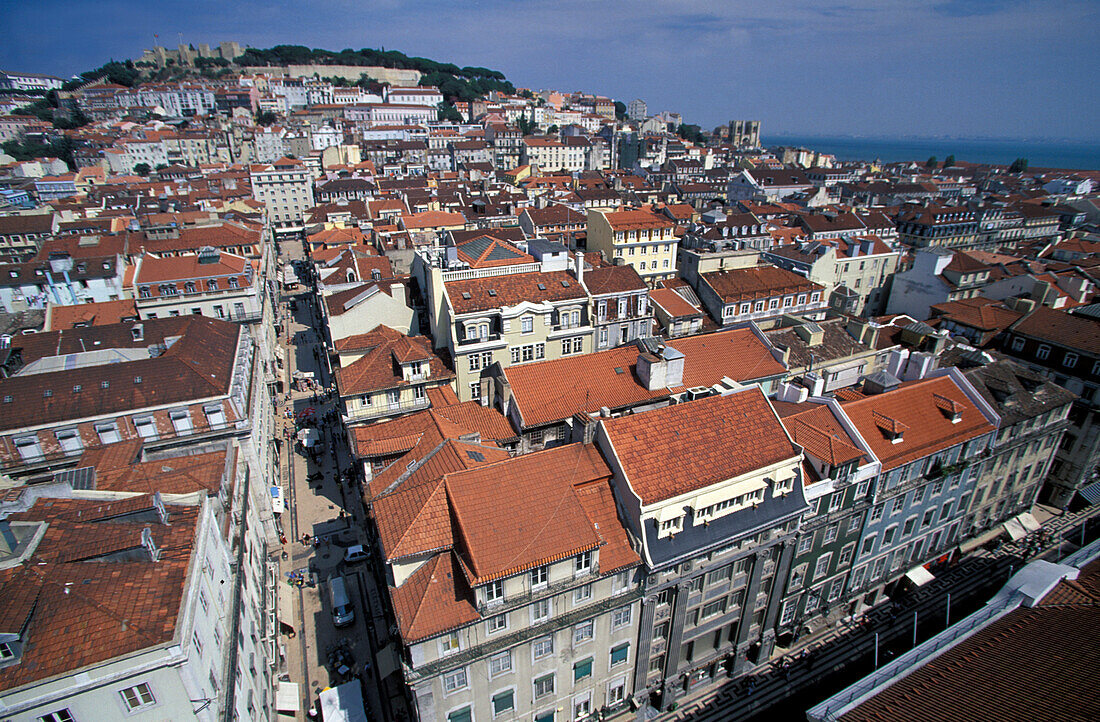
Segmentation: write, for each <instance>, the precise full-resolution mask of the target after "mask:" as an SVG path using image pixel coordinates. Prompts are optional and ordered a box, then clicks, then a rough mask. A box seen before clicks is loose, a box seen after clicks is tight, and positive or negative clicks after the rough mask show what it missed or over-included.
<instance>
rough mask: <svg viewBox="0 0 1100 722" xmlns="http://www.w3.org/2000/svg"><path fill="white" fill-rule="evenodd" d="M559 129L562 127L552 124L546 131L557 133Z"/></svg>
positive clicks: (551, 133)
mask: <svg viewBox="0 0 1100 722" xmlns="http://www.w3.org/2000/svg"><path fill="white" fill-rule="evenodd" d="M559 130H561V128H559V127H558V126H556V125H551V126H550V127H549V128H547V129H546V132H547V133H549V134H550V135H553V134H554V133H557V132H558V131H559Z"/></svg>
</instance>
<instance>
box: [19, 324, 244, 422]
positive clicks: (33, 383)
mask: <svg viewBox="0 0 1100 722" xmlns="http://www.w3.org/2000/svg"><path fill="white" fill-rule="evenodd" d="M142 325H143V326H144V331H145V339H144V340H143V341H140V342H138V341H134V340H132V337H131V329H132V328H133V324H129V323H122V324H114V325H110V326H94V327H88V328H75V329H69V330H66V331H55V332H50V333H39V334H30V335H21V336H18V337H17V338H16V339H14V340H13V342H12V345H13V347H16V346H19V347H22V348H23V360H24V362H30V361H33V360H35V359H40V358H43V357H47V356H55V355H58V356H60V355H65V354H76V353H82V352H83V350H84V349H112V348H146V347H151V346H154V345H156V344H163V343H164V340H165V339H166V338H169V337H173V336H179V339H178V340H177V341H175V343H173V344H172V345H171V346H170V347H169V348H167V349H166V350H165V351H164V352H163V353H162V354H161V355H159V356H155V357H151V358H145V359H140V360H137V361H124V362H121V363H109V364H103V365H98V366H86V367H84V368H74V369H67V370H64V371H54V372H51V373H38V374H30V375H16V376H13V377H10V378H5V379H0V397H2V398H4V399H5V403H4V404H3V411H2V413H0V429H15V428H21V427H25V426H34V425H38V424H47V423H53V422H58V421H65V420H69V419H79V418H86V417H90V416H98V415H101V414H111V413H122V412H126V411H131V410H135V409H141V408H147V407H149V406H162V405H169V404H177V403H184V402H190V401H196V400H199V399H205V398H210V397H213V396H219V395H223V394H227V393H228V392H229V386H230V382H231V380H232V378H231V377H232V372H233V364H234V361H235V355H236V349H237V339H238V336H239V335H240V333H241V328H240V326H238V325H237V324H234V323H230V322H228V321H221V320H219V319H214V318H206V317H204V316H195V315H187V316H177V317H173V318H164V319H149V320H146V321H143V322H142ZM80 341H83V342H84V343H83V345H81V344H80ZM137 378H140V379H141V382H140V383H138V382H136V381H135V379H137ZM104 384H106V387H104ZM76 386H80V391H79V392H74V391H73V389H74V387H76ZM47 391H49V392H50V393H49V395H47V394H46V392H47ZM9 396H10V397H11V401H6V399H7V397H9Z"/></svg>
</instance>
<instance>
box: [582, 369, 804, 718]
mask: <svg viewBox="0 0 1100 722" xmlns="http://www.w3.org/2000/svg"><path fill="white" fill-rule="evenodd" d="M595 439H596V444H597V445H598V446H599V447H600V449H601V451H603V453H604V457H605V458H606V459H607V460H608V464H609V466H610V467H611V471H612V474H613V476H612V483H613V485H614V488H615V494H616V498H617V499H618V502H619V508H620V509H621V510H622V513H623V514H624V516H625V519H624V523H625V525H626V527H627V529H628V530H629V531H630V533H631V534H632V535H633V536H634V537H636V538H638V539H639V540H640V549H641V553H642V561H643V563H644V565H645V572H646V577H645V581H644V586H643V590H644V598H643V605H642V610H641V619H640V620H639V622H638V624H639V637H638V649H637V658H636V660H635V665H634V680H635V681H634V684H635V687H636V689H637V691H638V693H639V694H640V693H642V692H643V690H644V691H647V692H648V693H649V697H650V699H649V701H650V703H651V704H654V706H657V707H659V708H661V709H667V708H668V706H669V705H670V704H671V703H673V702H674V701H675V700H676V699H677V698H679V697H680V696H682V695H684V694H685V693H687V692H689V691H694V690H697V689H699V688H700V687H701V686H704V685H707V684H709V683H711V682H712V681H714V680H717V679H721V678H724V677H725V676H726V674H727V673H732V674H734V675H737V674H739V673H741V672H743V671H744V670H745V669H747V668H749V667H751V666H752V665H753V664H754V663H755V662H756V661H757V660H760V659H764V658H766V657H767V656H768V655H769V654H770V653H771V649H772V645H773V644H774V629H773V627H774V623H775V618H776V615H777V614H778V602H779V594H780V592H781V589H780V588H779V586H780V584H781V582H782V580H784V579H785V578H786V575H787V570H788V569H789V565H790V562H791V557H792V553H793V551H794V548H793V546H792V545H791V541H792V539H793V538H794V534H795V532H796V530H797V528H798V520H799V516H800V515H801V514H802V513H803V512H804V511H805V510H806V501H805V497H804V495H803V492H802V486H803V485H802V472H801V471H800V466H801V462H802V453H801V450H800V448H799V447H798V446H796V445H795V444H794V443H793V442H792V440H791V438H790V437H789V436H788V435H787V433H786V431H784V429H783V426H782V424H781V423H780V421H779V419H778V417H777V416H776V415H775V411H774V409H773V408H772V406H771V404H770V403H769V402H768V399H767V398H766V397H765V396H764V394H763V392H762V391H761V390H760V389H759V388H757V387H748V388H744V389H740V390H737V391H732V392H730V393H728V394H723V395H720V396H712V397H709V398H704V399H700V400H697V401H692V402H689V403H685V404H678V405H676V406H669V407H666V408H662V409H656V410H653V411H646V412H644V413H639V414H634V415H631V416H624V417H621V418H618V419H604V420H601V421H600V422H599V425H598V426H597V428H596V432H595ZM670 458H671V459H676V460H677V463H675V464H670V463H668V460H669V459H670Z"/></svg>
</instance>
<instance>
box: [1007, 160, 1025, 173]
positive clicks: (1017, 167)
mask: <svg viewBox="0 0 1100 722" xmlns="http://www.w3.org/2000/svg"><path fill="white" fill-rule="evenodd" d="M1026 171H1027V158H1017V159H1016V160H1014V161H1012V165H1010V166H1009V167H1008V172H1009V173H1024V172H1026Z"/></svg>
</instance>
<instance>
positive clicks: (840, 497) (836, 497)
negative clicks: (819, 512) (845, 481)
mask: <svg viewBox="0 0 1100 722" xmlns="http://www.w3.org/2000/svg"><path fill="white" fill-rule="evenodd" d="M842 504H844V492H843V491H838V492H836V493H835V494H833V495H832V496H830V497H829V511H830V512H834V511H836V510H837V509H839V508H840V507H841V505H842Z"/></svg>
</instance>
